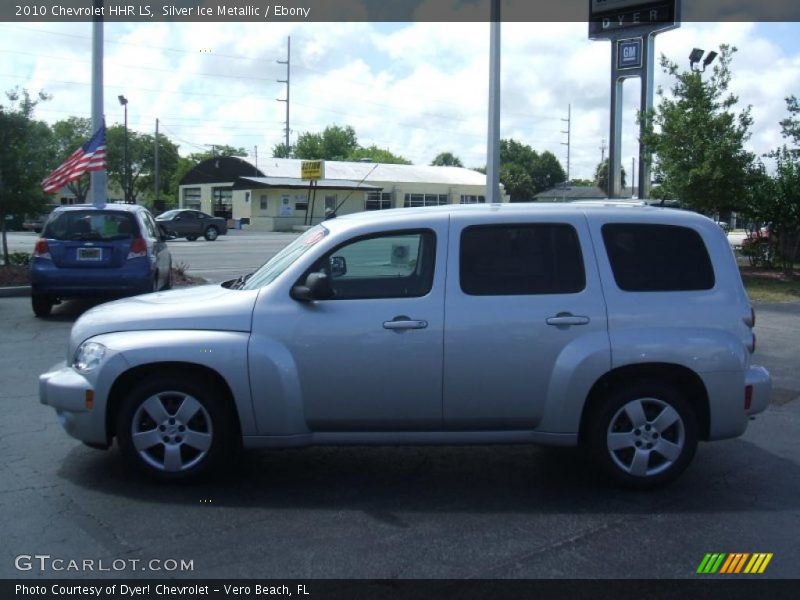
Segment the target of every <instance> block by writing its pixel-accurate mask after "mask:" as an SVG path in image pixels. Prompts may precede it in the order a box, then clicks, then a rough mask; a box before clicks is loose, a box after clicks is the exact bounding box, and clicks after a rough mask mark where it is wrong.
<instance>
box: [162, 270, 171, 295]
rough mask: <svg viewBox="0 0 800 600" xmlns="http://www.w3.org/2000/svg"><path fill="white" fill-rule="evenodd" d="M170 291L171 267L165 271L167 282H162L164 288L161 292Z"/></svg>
mask: <svg viewBox="0 0 800 600" xmlns="http://www.w3.org/2000/svg"><path fill="white" fill-rule="evenodd" d="M171 289H172V265H170V266H169V269H168V270H167V280H166V281H165V282H164V287H162V288H161V290H162V291H163V290H171Z"/></svg>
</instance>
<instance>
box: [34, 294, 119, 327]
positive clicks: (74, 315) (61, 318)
mask: <svg viewBox="0 0 800 600" xmlns="http://www.w3.org/2000/svg"><path fill="white" fill-rule="evenodd" d="M113 300H117V298H76V299H74V300H62V301H61V303H60V304H56V305H55V306H53V312H52V313H51V314H50V316H49V317H45V318H44V320H46V321H58V322H62V323H68V322H74V321H77V320H78V317H80V316H81V315H82V314H83V313H85V312H86V311H87V310H89V309H90V308H94V307H95V306H99V305H100V304H103V303H105V302H112V301H113Z"/></svg>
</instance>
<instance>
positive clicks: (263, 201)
mask: <svg viewBox="0 0 800 600" xmlns="http://www.w3.org/2000/svg"><path fill="white" fill-rule="evenodd" d="M259 201H260V203H261V204H260V208H261V210H267V195H266V194H261V196H260V198H259Z"/></svg>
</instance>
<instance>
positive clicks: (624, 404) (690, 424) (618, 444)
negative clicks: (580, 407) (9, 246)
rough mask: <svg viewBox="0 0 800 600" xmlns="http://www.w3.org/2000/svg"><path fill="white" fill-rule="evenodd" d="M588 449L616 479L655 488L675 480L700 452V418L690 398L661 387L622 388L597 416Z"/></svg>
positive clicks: (651, 384) (645, 384)
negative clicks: (687, 398) (697, 450)
mask: <svg viewBox="0 0 800 600" xmlns="http://www.w3.org/2000/svg"><path fill="white" fill-rule="evenodd" d="M588 427H589V429H588V432H587V433H588V435H587V440H586V442H587V446H588V449H589V450H590V452H591V455H592V458H594V459H595V460H596V461H597V462H598V464H599V465H600V466H601V467H602V468H603V470H604V471H605V472H606V473H608V474H609V475H610V476H611V477H612V478H613V479H614V480H616V481H617V482H619V483H622V484H623V485H626V486H629V487H635V488H651V487H657V486H660V485H663V484H665V483H668V482H669V481H672V480H673V479H675V478H676V477H677V476H678V475H680V474H681V473H682V472H683V470H684V469H686V467H687V466H688V465H689V463H690V462H691V460H692V458H693V457H694V453H695V451H696V449H697V438H698V434H697V419H696V417H695V414H694V411H693V409H692V406H691V404H690V403H689V402H688V401H687V400H686V398H685V396H684V394H683V393H682V392H681V391H680V390H678V389H676V388H674V387H672V386H670V385H666V384H662V383H660V382H640V383H637V384H632V385H629V386H626V387H621V388H618V389H617V390H615V391H613V392H612V393H611V394H609V395H608V397H607V398H606V399H605V402H603V404H602V405H600V407H599V408H598V409H597V410H596V411H594V412H593V414H592V415H591V421H590V422H589V424H588Z"/></svg>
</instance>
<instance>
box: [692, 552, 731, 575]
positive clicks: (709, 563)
mask: <svg viewBox="0 0 800 600" xmlns="http://www.w3.org/2000/svg"><path fill="white" fill-rule="evenodd" d="M726 556H727V555H726V554H706V555H705V558H703V562H701V563H700V566H699V567H697V572H698V573H703V574H709V573H716V572H717V570H718V569H719V566H720V565H721V564H722V561H723V560H724V559H725V557H726Z"/></svg>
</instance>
